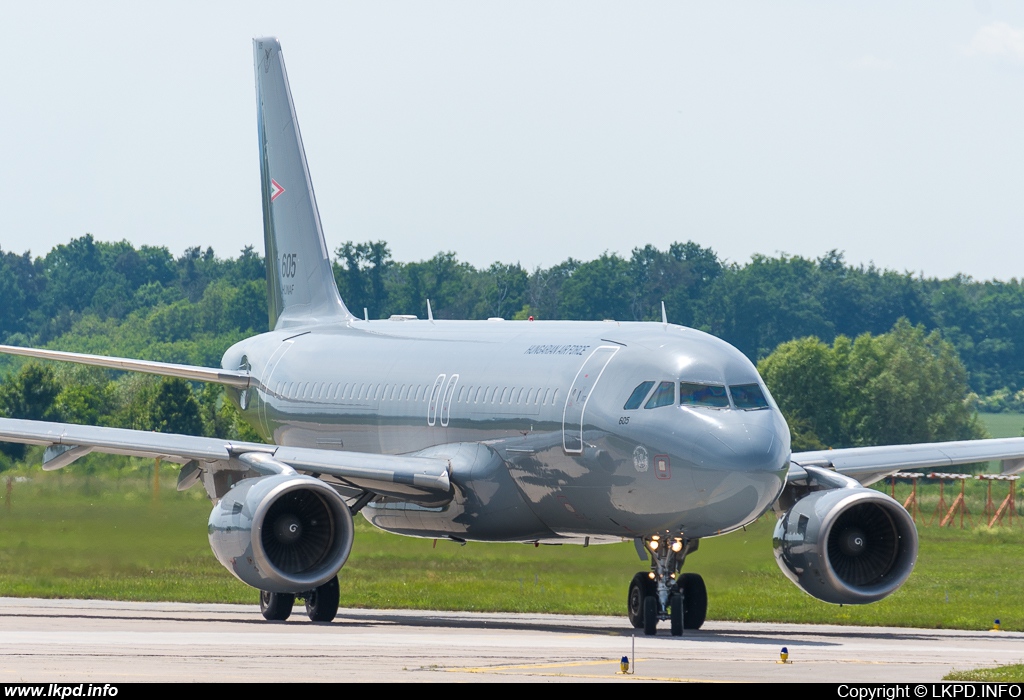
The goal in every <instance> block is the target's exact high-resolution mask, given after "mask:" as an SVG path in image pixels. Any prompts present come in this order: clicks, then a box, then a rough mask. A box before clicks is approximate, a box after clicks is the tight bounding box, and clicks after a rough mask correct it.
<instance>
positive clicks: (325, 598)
mask: <svg viewBox="0 0 1024 700" xmlns="http://www.w3.org/2000/svg"><path fill="white" fill-rule="evenodd" d="M340 597H341V592H340V591H339V589H338V577H337V576H335V577H334V578H332V579H331V580H330V581H328V582H327V583H325V584H324V585H322V586H317V587H316V588H314V589H313V590H312V591H310V592H309V593H307V594H306V614H307V615H309V619H310V620H312V621H313V622H330V621H331V620H333V619H334V616H335V615H337V614H338V599H339V598H340Z"/></svg>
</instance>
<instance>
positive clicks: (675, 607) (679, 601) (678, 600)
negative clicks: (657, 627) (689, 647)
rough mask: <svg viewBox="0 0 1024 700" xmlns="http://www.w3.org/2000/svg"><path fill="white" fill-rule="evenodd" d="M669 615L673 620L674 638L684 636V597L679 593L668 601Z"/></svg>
mask: <svg viewBox="0 0 1024 700" xmlns="http://www.w3.org/2000/svg"><path fill="white" fill-rule="evenodd" d="M668 605H669V615H670V618H669V619H671V620H672V636H673V637H682V636H683V609H684V608H683V597H682V596H681V595H679V594H678V593H677V594H675V595H674V596H672V597H671V598H669V599H668Z"/></svg>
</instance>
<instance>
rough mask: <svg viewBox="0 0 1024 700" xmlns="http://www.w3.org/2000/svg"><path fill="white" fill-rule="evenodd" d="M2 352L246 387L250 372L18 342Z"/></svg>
mask: <svg viewBox="0 0 1024 700" xmlns="http://www.w3.org/2000/svg"><path fill="white" fill-rule="evenodd" d="M0 353H2V354H4V355H21V356H22V357H35V358H38V359H40V360H59V361H62V362H75V363H77V364H80V365H93V366H96V367H106V368H108V369H122V370H130V371H132V372H145V373H147V374H159V375H161V376H164V377H181V378H182V379H191V380H192V381H197V382H213V383H215V384H227V385H229V386H236V387H238V388H240V389H244V388H246V387H247V386H249V381H250V376H249V373H248V372H244V371H241V370H235V371H232V370H227V369H215V368H212V367H196V366H195V365H178V364H174V363H172V362H154V361H152V360H132V359H129V358H127V357H107V356H106V355H87V354H85V353H80V352H63V351H61V350H42V349H40V348H20V347H17V346H15V345H0Z"/></svg>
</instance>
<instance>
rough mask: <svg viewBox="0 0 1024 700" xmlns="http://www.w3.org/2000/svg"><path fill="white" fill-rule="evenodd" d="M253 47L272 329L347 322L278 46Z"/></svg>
mask: <svg viewBox="0 0 1024 700" xmlns="http://www.w3.org/2000/svg"><path fill="white" fill-rule="evenodd" d="M252 43H253V59H254V63H255V68H256V113H257V126H258V129H259V141H260V180H261V184H262V188H263V238H264V244H265V246H266V254H267V308H268V310H269V312H270V327H271V328H281V327H287V326H296V325H307V324H311V323H331V322H338V321H349V320H352V319H353V318H354V317H353V316H352V314H351V313H350V312H349V310H348V309H347V308H346V307H345V303H344V302H343V301H342V300H341V296H340V295H339V294H338V287H337V285H336V284H335V282H334V273H333V271H332V269H331V259H330V256H329V254H328V252H327V243H326V242H325V241H324V234H323V229H321V227H320V213H319V212H318V211H317V208H316V197H315V196H314V195H313V182H312V180H310V177H309V168H308V167H307V165H306V154H305V151H303V149H302V136H301V134H300V133H299V122H298V120H297V119H296V118H295V105H293V104H292V93H291V89H290V88H289V87H288V74H287V73H286V72H285V68H284V57H283V56H282V55H281V44H280V43H279V42H278V41H277V39H274V38H263V39H253V42H252Z"/></svg>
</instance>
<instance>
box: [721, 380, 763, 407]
mask: <svg viewBox="0 0 1024 700" xmlns="http://www.w3.org/2000/svg"><path fill="white" fill-rule="evenodd" d="M729 391H730V392H731V393H732V401H733V403H735V404H736V408H742V409H746V410H748V411H750V410H753V409H757V408H768V399H766V398H765V397H764V392H763V391H761V387H760V386H758V385H757V384H738V385H735V386H730V387H729Z"/></svg>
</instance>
